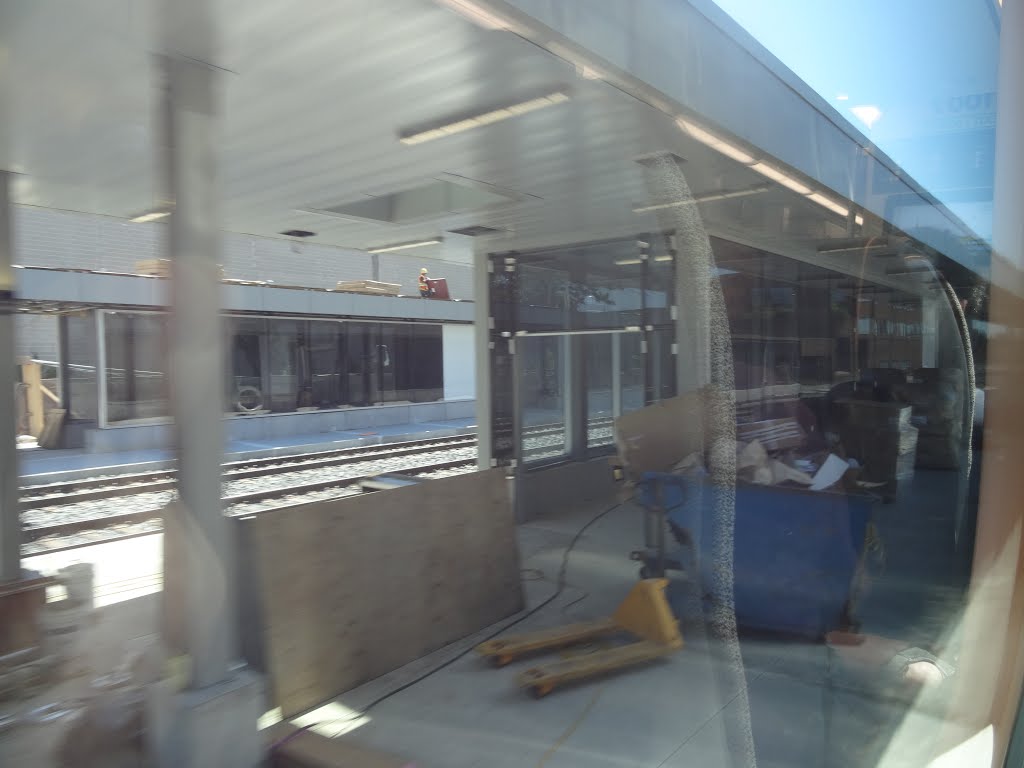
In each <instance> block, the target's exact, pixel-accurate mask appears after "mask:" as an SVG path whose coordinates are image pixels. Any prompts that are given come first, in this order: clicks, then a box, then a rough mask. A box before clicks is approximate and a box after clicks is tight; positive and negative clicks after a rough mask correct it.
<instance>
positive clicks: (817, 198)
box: [807, 192, 850, 217]
mask: <svg viewBox="0 0 1024 768" xmlns="http://www.w3.org/2000/svg"><path fill="white" fill-rule="evenodd" d="M807 199H808V200H811V201H813V202H815V203H817V204H818V205H820V206H821V207H822V208H828V209H829V210H830V211H832V212H833V213H838V214H839V215H840V216H844V217H845V216H849V215H850V211H849V210H848V209H846V208H844V207H843V206H841V205H840V204H839V203H837V202H836V201H835V200H832V199H831V198H828V197H825V196H824V195H823V194H821V193H819V192H815V193H814V194H813V195H808V196H807Z"/></svg>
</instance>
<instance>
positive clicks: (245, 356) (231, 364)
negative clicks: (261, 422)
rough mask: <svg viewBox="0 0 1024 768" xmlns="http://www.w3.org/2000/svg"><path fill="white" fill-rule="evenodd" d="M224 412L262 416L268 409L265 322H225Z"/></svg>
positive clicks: (252, 320)
mask: <svg viewBox="0 0 1024 768" xmlns="http://www.w3.org/2000/svg"><path fill="white" fill-rule="evenodd" d="M227 327H228V332H227V338H228V341H227V354H226V356H227V364H228V368H229V371H230V374H229V375H228V377H227V382H226V392H225V396H226V399H227V402H228V408H229V410H231V411H232V412H237V413H262V412H265V411H266V410H268V409H269V399H268V393H267V391H266V387H265V385H264V369H263V360H264V358H265V355H266V353H265V347H266V331H267V321H266V320H263V319H261V318H238V317H232V318H228V321H227Z"/></svg>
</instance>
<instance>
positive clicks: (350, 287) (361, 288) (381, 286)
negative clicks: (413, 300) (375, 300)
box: [335, 280, 402, 296]
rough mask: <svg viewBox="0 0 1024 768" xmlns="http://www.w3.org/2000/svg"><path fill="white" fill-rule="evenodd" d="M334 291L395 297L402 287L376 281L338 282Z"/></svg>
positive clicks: (397, 284) (396, 284)
mask: <svg viewBox="0 0 1024 768" xmlns="http://www.w3.org/2000/svg"><path fill="white" fill-rule="evenodd" d="M335 290H336V291H345V292H347V293H365V294H369V295H371V296H397V295H398V294H399V292H400V291H401V290H402V286H401V285H400V284H399V283H382V282H379V281H377V280H339V281H338V284H337V286H336V287H335Z"/></svg>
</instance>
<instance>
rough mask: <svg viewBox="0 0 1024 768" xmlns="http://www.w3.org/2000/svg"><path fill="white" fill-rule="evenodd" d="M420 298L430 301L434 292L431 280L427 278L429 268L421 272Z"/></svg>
mask: <svg viewBox="0 0 1024 768" xmlns="http://www.w3.org/2000/svg"><path fill="white" fill-rule="evenodd" d="M419 283H420V298H421V299H429V298H430V295H431V294H432V293H433V290H432V289H431V288H430V279H429V278H428V277H427V268H426V267H424V268H423V269H421V270H420V279H419Z"/></svg>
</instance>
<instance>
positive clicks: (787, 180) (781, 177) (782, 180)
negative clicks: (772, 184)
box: [750, 163, 811, 195]
mask: <svg viewBox="0 0 1024 768" xmlns="http://www.w3.org/2000/svg"><path fill="white" fill-rule="evenodd" d="M750 167H751V169H753V170H755V171H757V172H758V173H760V174H761V175H762V176H765V177H767V178H769V179H771V180H772V181H777V182H778V183H779V184H781V185H782V186H784V187H789V188H790V189H792V190H793V191H794V192H797V193H799V194H801V195H809V194H811V188H810V187H808V186H807V185H806V184H801V183H800V182H799V181H797V180H796V179H794V178H793V177H792V176H787V175H786V174H785V173H783V172H782V171H780V170H778V169H777V168H773V167H772V166H770V165H767V164H766V163H755V164H754V165H752V166H750Z"/></svg>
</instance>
